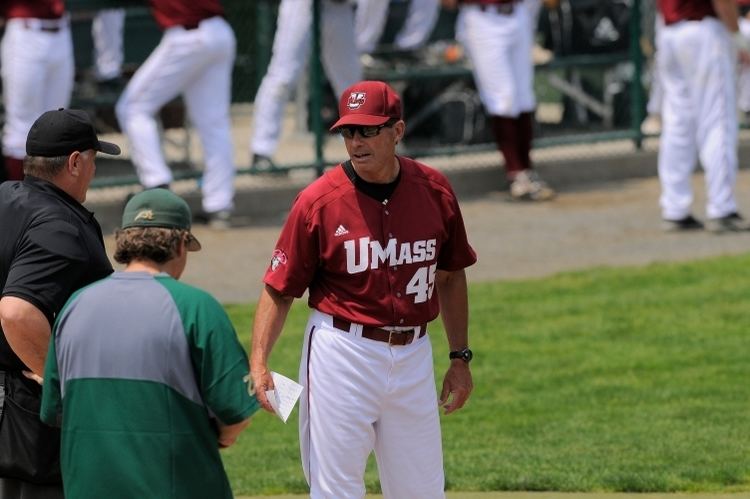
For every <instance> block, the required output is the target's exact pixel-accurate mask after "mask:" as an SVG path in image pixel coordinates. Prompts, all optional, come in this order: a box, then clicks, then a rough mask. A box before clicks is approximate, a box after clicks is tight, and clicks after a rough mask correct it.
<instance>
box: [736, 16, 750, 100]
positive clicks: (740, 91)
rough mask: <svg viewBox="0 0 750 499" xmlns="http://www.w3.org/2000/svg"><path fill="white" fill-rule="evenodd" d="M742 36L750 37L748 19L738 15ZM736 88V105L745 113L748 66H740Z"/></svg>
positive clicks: (748, 91) (748, 94)
mask: <svg viewBox="0 0 750 499" xmlns="http://www.w3.org/2000/svg"><path fill="white" fill-rule="evenodd" d="M739 25H740V31H741V32H742V36H744V37H745V38H748V39H750V19H748V18H746V17H740V19H739ZM739 73H740V74H739V77H738V88H737V107H738V108H739V109H740V111H743V112H745V113H747V112H750V67H748V66H740V69H739Z"/></svg>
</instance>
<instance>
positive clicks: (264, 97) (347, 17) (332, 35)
mask: <svg viewBox="0 0 750 499" xmlns="http://www.w3.org/2000/svg"><path fill="white" fill-rule="evenodd" d="M321 4H322V6H323V7H322V8H323V12H322V16H321V23H322V26H321V45H322V47H321V50H322V54H321V60H322V64H323V69H324V70H325V72H326V75H327V76H328V79H329V81H330V82H331V86H332V87H333V90H334V92H336V97H337V98H338V96H340V95H341V94H342V93H343V92H344V90H345V89H346V88H347V87H349V86H350V85H352V84H354V83H356V82H357V81H359V80H361V79H362V65H361V63H360V61H359V54H358V53H357V49H356V46H355V43H354V40H355V36H354V11H353V9H352V6H351V5H350V4H349V3H348V2H341V3H337V2H333V1H331V0H323V1H322V3H321ZM311 33H312V1H311V0H281V4H280V5H279V15H278V21H277V24H276V34H275V36H274V39H273V53H272V56H271V62H270V63H269V65H268V70H267V72H266V75H265V76H264V77H263V81H262V82H261V84H260V88H259V89H258V93H257V95H256V96H255V106H254V110H253V133H252V137H251V140H250V149H251V151H252V152H254V153H256V154H262V155H264V156H273V154H274V153H275V152H276V149H277V148H278V146H279V139H280V136H281V122H282V118H283V115H284V107H285V106H286V103H287V100H288V99H289V95H290V94H291V91H292V89H293V88H294V86H295V85H296V83H297V79H298V78H299V76H300V73H301V72H302V69H303V68H304V66H305V64H306V63H307V60H308V58H309V56H310V43H311V42H310V36H311Z"/></svg>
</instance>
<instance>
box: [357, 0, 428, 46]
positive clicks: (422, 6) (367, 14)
mask: <svg viewBox="0 0 750 499" xmlns="http://www.w3.org/2000/svg"><path fill="white" fill-rule="evenodd" d="M388 7H389V2H387V1H383V0H357V13H356V15H355V18H354V26H355V29H354V31H355V33H356V34H357V50H359V52H360V53H362V54H370V53H372V52H373V51H374V50H375V48H376V47H377V46H378V42H379V41H380V38H381V36H382V35H383V29H385V25H386V23H387V21H388ZM439 14H440V0H411V1H410V2H409V7H408V10H407V12H406V19H404V24H403V26H401V28H399V30H398V33H397V34H396V38H395V39H394V40H393V44H394V45H395V46H396V47H397V48H399V49H401V50H413V49H416V48H418V47H420V46H422V45H424V44H425V43H426V42H427V40H428V39H429V38H430V35H431V34H432V30H433V29H434V28H435V23H436V22H437V19H438V15H439Z"/></svg>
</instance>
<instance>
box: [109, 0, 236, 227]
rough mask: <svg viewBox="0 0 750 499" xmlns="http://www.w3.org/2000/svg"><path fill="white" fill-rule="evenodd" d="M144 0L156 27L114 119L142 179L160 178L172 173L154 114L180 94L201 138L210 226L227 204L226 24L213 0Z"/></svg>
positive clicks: (230, 170) (152, 182) (231, 173)
mask: <svg viewBox="0 0 750 499" xmlns="http://www.w3.org/2000/svg"><path fill="white" fill-rule="evenodd" d="M151 7H152V12H153V14H154V17H155V18H156V21H157V23H158V24H159V26H160V27H161V28H162V29H164V35H163V36H162V39H161V41H160V42H159V45H158V46H157V47H156V48H155V49H154V51H153V52H152V53H151V55H149V56H148V59H146V61H145V62H144V63H143V64H142V65H141V67H140V68H138V71H136V73H135V74H134V75H133V77H132V78H131V80H130V82H129V83H128V85H127V87H125V90H124V92H123V94H122V95H121V96H120V99H119V101H118V102H117V106H116V111H117V119H118V120H119V122H120V128H122V130H123V131H124V132H125V133H126V134H127V136H128V139H129V141H130V148H131V156H132V161H133V163H134V164H135V167H136V171H137V173H138V178H139V179H140V182H141V184H142V185H143V187H145V188H152V187H158V186H168V185H169V183H170V182H172V178H173V177H172V172H171V170H170V169H169V166H168V165H167V162H166V160H165V158H164V154H163V152H162V150H161V143H160V137H159V125H158V123H157V119H156V114H157V113H158V111H159V110H160V109H161V108H162V106H164V105H165V104H166V103H167V102H169V101H171V100H172V99H174V98H175V97H177V96H178V95H182V97H183V100H184V102H185V106H186V108H187V114H188V118H189V119H190V122H191V124H192V125H193V126H194V127H195V128H196V130H197V132H198V136H199V137H200V140H201V144H202V146H203V156H204V162H205V168H204V172H203V178H202V182H201V189H202V194H203V199H202V204H203V210H204V211H205V213H206V214H207V216H208V218H209V220H210V223H211V225H212V226H213V227H217V228H223V227H226V226H228V224H229V216H230V213H231V211H232V209H233V205H234V177H235V167H234V161H233V147H232V141H231V122H230V115H229V106H230V104H231V87H232V68H233V65H234V56H235V51H236V41H235V37H234V32H233V31H232V28H231V27H230V26H229V23H227V21H226V19H225V18H224V9H223V8H222V6H221V4H220V3H219V0H152V1H151Z"/></svg>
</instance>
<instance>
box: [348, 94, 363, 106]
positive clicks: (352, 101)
mask: <svg viewBox="0 0 750 499" xmlns="http://www.w3.org/2000/svg"><path fill="white" fill-rule="evenodd" d="M365 97H367V93H365V92H352V93H351V94H350V95H349V100H348V101H347V103H346V107H348V108H349V109H359V108H360V107H362V106H363V105H364V104H365Z"/></svg>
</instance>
